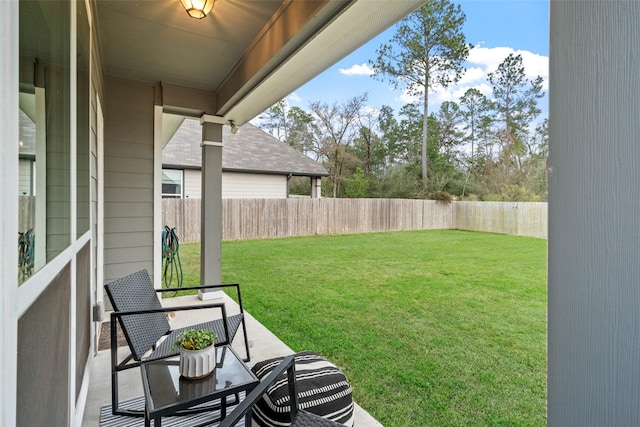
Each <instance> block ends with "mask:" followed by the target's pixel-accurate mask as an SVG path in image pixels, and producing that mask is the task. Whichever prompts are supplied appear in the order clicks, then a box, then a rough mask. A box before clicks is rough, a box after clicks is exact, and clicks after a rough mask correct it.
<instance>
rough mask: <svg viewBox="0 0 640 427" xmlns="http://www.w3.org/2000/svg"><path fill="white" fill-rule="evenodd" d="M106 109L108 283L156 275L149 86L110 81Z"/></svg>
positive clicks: (105, 265)
mask: <svg viewBox="0 0 640 427" xmlns="http://www.w3.org/2000/svg"><path fill="white" fill-rule="evenodd" d="M105 96H106V99H105V110H104V132H105V135H104V140H105V142H104V280H105V282H109V281H111V280H114V279H117V278H119V277H122V276H124V275H126V274H129V273H132V272H134V271H137V270H141V269H143V268H146V269H147V270H148V271H149V272H150V273H152V272H153V108H154V88H153V86H151V85H150V84H145V83H140V82H133V81H128V80H121V79H115V78H108V79H106V80H105Z"/></svg>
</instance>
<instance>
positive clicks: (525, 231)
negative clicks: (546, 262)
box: [452, 202, 547, 239]
mask: <svg viewBox="0 0 640 427" xmlns="http://www.w3.org/2000/svg"><path fill="white" fill-rule="evenodd" d="M452 205H453V210H454V212H453V217H454V226H453V228H456V229H458V230H472V231H486V232H489V233H500V234H511V235H514V236H530V237H539V238H543V239H546V238H547V203H545V202H454V203H453V204H452Z"/></svg>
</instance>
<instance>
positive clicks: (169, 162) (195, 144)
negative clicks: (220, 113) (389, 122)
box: [162, 119, 329, 176]
mask: <svg viewBox="0 0 640 427" xmlns="http://www.w3.org/2000/svg"><path fill="white" fill-rule="evenodd" d="M201 140H202V128H201V126H200V123H199V122H198V121H197V120H192V119H185V120H184V122H183V123H182V125H181V126H180V128H178V130H177V131H176V133H175V135H174V136H173V138H171V139H170V140H169V142H168V143H167V145H166V146H165V147H164V149H163V150H162V164H163V165H164V166H170V167H178V168H201V167H202V159H201V155H202V149H201V148H200V142H201ZM222 141H223V143H224V146H223V148H222V170H223V171H234V172H241V171H242V172H260V173H272V174H282V175H289V174H292V175H299V176H327V175H329V174H328V173H327V170H326V169H325V168H324V166H322V165H321V164H320V163H318V162H315V161H313V160H312V159H310V158H309V157H307V156H305V155H304V154H302V153H300V152H299V151H297V150H296V149H295V148H293V147H291V146H289V145H287V144H285V143H284V142H280V141H279V140H278V139H277V138H274V137H273V136H271V135H269V134H268V133H266V132H265V131H263V130H262V129H260V128H258V127H256V126H254V125H252V124H250V123H247V124H246V125H244V126H242V127H241V128H240V131H239V132H238V133H237V134H235V135H233V134H232V133H231V130H230V128H229V126H223V130H222Z"/></svg>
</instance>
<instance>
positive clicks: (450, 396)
mask: <svg viewBox="0 0 640 427" xmlns="http://www.w3.org/2000/svg"><path fill="white" fill-rule="evenodd" d="M546 245H547V242H546V240H541V239H533V238H525V237H514V236H504V235H496V234H486V233H474V232H464V231H454V230H428V231H411V232H390V233H375V234H357V235H339V236H314V237H302V238H289V239H273V240H253V241H237V242H224V243H223V245H222V272H223V281H224V282H239V283H240V284H241V285H242V293H243V303H244V304H245V307H246V308H247V310H248V311H249V312H250V313H251V314H252V315H253V316H255V317H256V318H257V319H258V320H259V321H260V322H262V323H263V324H264V325H265V326H266V327H267V328H269V329H270V330H271V331H273V332H274V333H275V334H276V335H278V336H279V337H280V338H281V339H282V340H283V341H284V342H285V343H287V344H288V345H289V346H290V347H291V348H293V349H294V350H295V351H300V350H312V351H316V352H318V353H321V354H323V355H324V356H325V357H327V358H328V359H329V360H331V361H332V362H334V363H335V364H337V365H338V366H340V367H341V368H342V369H343V370H344V371H345V374H346V375H347V377H348V378H349V380H350V381H351V383H352V386H353V389H354V399H355V400H356V401H357V402H358V403H359V404H360V405H361V406H362V407H364V408H365V409H366V410H367V411H369V412H370V413H371V414H372V415H373V416H374V417H375V418H376V419H378V420H379V421H380V422H381V423H382V424H383V425H385V426H389V427H394V426H470V425H491V426H493V425H500V426H502V425H504V426H512V425H517V426H541V425H545V424H546V325H547V323H546V313H547V309H546V302H547V286H546V271H547V265H546ZM180 253H181V257H182V260H183V266H184V270H185V276H186V277H185V286H187V285H190V284H191V285H195V284H197V283H198V280H199V273H198V267H199V259H198V257H199V245H197V244H195V245H182V246H181V247H180Z"/></svg>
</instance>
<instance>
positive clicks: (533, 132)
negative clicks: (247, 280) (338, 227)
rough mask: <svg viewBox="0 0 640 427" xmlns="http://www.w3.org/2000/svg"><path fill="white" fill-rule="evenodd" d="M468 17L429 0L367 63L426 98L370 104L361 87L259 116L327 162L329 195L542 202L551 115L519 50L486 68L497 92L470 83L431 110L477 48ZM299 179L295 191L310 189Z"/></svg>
mask: <svg viewBox="0 0 640 427" xmlns="http://www.w3.org/2000/svg"><path fill="white" fill-rule="evenodd" d="M465 19H466V17H465V15H464V13H463V12H462V10H461V8H460V6H459V5H455V4H453V3H451V2H450V1H449V0H431V1H429V2H427V3H425V4H424V5H423V6H422V7H421V8H420V9H418V10H416V11H415V12H413V13H412V14H410V15H408V16H407V17H406V18H405V19H403V20H402V21H401V22H400V23H399V24H398V26H397V27H396V32H395V34H394V36H393V37H392V39H391V40H390V42H389V43H387V44H383V45H382V46H380V47H379V48H378V49H377V52H376V53H377V57H376V58H375V59H372V60H371V61H370V65H371V66H372V67H373V69H374V75H373V77H374V78H376V79H380V80H388V81H389V82H390V84H392V85H393V86H394V87H395V88H399V87H402V88H404V89H405V90H406V91H407V93H409V94H411V95H415V96H419V98H420V99H421V101H419V102H415V103H408V104H406V105H404V106H403V107H401V108H400V110H399V111H397V112H396V111H394V110H393V109H392V108H391V107H389V106H387V105H383V106H381V107H380V108H379V109H378V108H376V109H374V108H371V107H370V106H367V101H368V95H367V94H366V93H365V94H362V95H359V96H356V97H353V98H352V99H349V100H347V101H345V102H343V103H337V102H336V103H333V104H331V105H330V104H328V103H326V102H319V101H317V102H311V103H310V104H309V108H308V110H304V109H302V108H300V107H297V106H293V107H289V106H288V104H287V101H286V100H285V99H283V100H281V101H279V102H278V103H276V104H275V105H273V106H272V107H271V108H269V109H268V110H267V111H265V112H264V113H263V114H262V115H261V117H260V118H261V125H260V126H261V127H262V128H263V129H266V130H268V131H269V132H270V133H272V134H273V135H275V136H277V137H278V138H279V139H280V140H281V141H283V142H286V143H288V144H289V145H291V146H292V147H294V148H296V149H298V150H299V151H301V152H302V153H304V154H306V155H308V156H309V157H311V158H313V159H315V160H316V161H319V162H321V163H323V164H324V165H325V167H326V168H327V171H328V172H329V177H328V179H325V180H323V194H324V195H325V196H332V197H376V198H377V197H380V198H433V199H439V200H451V199H452V198H453V197H456V198H458V199H463V200H464V199H466V200H509V201H540V200H546V197H547V179H546V170H547V157H548V121H547V120H546V119H545V120H543V121H540V119H539V116H540V113H541V111H540V108H539V106H538V100H539V99H540V98H542V97H543V96H544V92H543V91H542V82H543V81H542V77H540V76H538V77H537V78H535V79H528V78H527V77H526V74H525V68H524V65H523V59H522V57H521V56H520V55H516V54H509V55H508V56H507V57H506V58H505V59H504V60H503V61H502V63H501V64H500V65H499V66H498V67H497V69H496V70H495V71H494V72H491V73H489V74H488V75H487V83H488V85H489V86H490V88H491V93H490V95H488V96H487V95H485V94H483V93H482V92H481V91H480V90H478V89H475V88H471V89H468V90H467V91H466V92H465V93H464V94H463V95H462V96H461V97H460V98H458V99H457V100H455V101H446V102H443V103H441V104H440V106H439V109H438V110H437V111H429V102H428V101H429V99H428V93H429V92H430V91H433V90H435V89H437V88H447V87H449V86H450V85H452V84H455V83H457V82H458V81H459V80H460V78H461V77H462V75H463V74H464V72H465V68H464V66H463V65H464V61H465V60H466V58H467V57H468V55H469V50H470V49H472V48H473V46H471V45H469V44H467V42H466V38H465V36H464V34H463V32H462V26H463V24H464V22H465ZM308 185H309V184H308V182H307V181H304V180H300V181H294V182H293V183H292V186H291V191H292V193H294V194H295V193H300V194H308V188H307V187H308Z"/></svg>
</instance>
